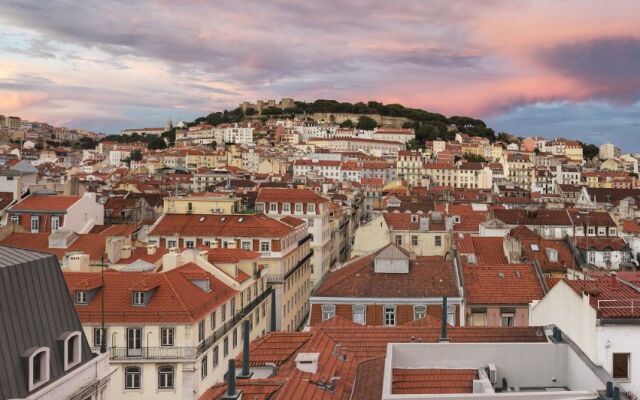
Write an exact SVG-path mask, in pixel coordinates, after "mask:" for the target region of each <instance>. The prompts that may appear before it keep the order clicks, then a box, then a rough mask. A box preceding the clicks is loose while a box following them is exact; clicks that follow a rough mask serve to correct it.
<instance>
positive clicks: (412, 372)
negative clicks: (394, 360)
mask: <svg viewBox="0 0 640 400" xmlns="http://www.w3.org/2000/svg"><path fill="white" fill-rule="evenodd" d="M474 379H478V370H476V369H400V368H394V369H393V383H392V392H393V394H451V393H473V380H474Z"/></svg>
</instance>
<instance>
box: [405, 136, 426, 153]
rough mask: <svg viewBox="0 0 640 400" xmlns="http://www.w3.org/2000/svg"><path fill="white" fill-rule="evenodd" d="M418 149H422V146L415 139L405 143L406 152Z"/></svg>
mask: <svg viewBox="0 0 640 400" xmlns="http://www.w3.org/2000/svg"><path fill="white" fill-rule="evenodd" d="M420 148H424V144H423V143H420V142H418V140H417V139H416V138H413V139H409V141H408V142H407V150H418V149H420Z"/></svg>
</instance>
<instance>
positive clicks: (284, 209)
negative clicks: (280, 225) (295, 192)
mask: <svg viewBox="0 0 640 400" xmlns="http://www.w3.org/2000/svg"><path fill="white" fill-rule="evenodd" d="M282 212H283V213H286V212H287V213H288V212H291V203H282Z"/></svg>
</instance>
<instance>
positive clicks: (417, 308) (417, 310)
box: [413, 304, 427, 321]
mask: <svg viewBox="0 0 640 400" xmlns="http://www.w3.org/2000/svg"><path fill="white" fill-rule="evenodd" d="M420 315H422V316H420ZM426 316H427V306H426V305H424V304H416V305H414V306H413V320H414V321H417V320H419V319H422V318H425V317H426Z"/></svg>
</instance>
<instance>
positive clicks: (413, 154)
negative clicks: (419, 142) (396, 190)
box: [396, 150, 424, 186]
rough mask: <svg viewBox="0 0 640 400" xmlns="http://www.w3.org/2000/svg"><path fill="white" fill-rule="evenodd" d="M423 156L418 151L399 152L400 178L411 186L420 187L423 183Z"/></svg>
mask: <svg viewBox="0 0 640 400" xmlns="http://www.w3.org/2000/svg"><path fill="white" fill-rule="evenodd" d="M423 163H424V162H423V154H422V153H420V152H418V151H408V150H402V151H399V152H398V158H397V160H396V168H397V170H398V178H399V179H402V180H405V181H407V184H408V185H410V186H420V185H422V183H423V170H422V164H423Z"/></svg>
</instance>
